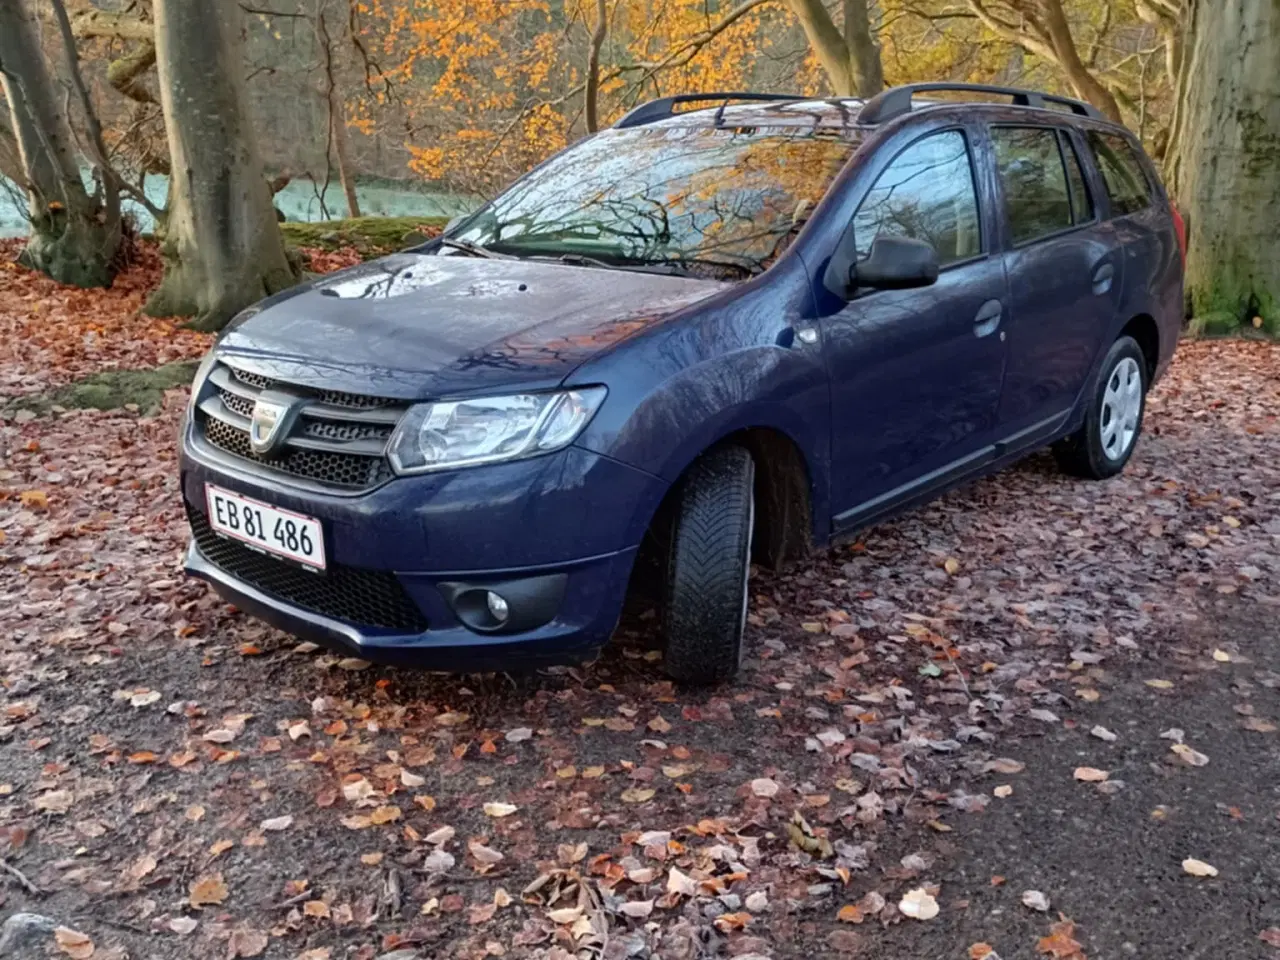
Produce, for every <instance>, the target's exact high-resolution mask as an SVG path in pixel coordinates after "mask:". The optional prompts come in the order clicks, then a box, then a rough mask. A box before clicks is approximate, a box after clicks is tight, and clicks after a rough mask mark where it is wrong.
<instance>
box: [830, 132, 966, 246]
mask: <svg viewBox="0 0 1280 960" xmlns="http://www.w3.org/2000/svg"><path fill="white" fill-rule="evenodd" d="M978 223H979V221H978V196H977V192H976V191H975V189H974V185H973V167H972V165H971V163H970V162H969V147H968V144H967V143H966V142H965V137H964V134H963V133H961V132H960V131H958V130H947V131H945V132H943V133H935V134H932V135H930V136H927V137H925V138H924V139H922V140H917V141H916V142H915V143H913V144H912V145H911V146H909V147H907V149H906V150H904V151H902V153H900V154H898V156H897V157H896V158H895V159H894V161H893V162H892V163H891V164H889V166H888V168H886V169H885V171H884V173H882V174H880V178H879V179H878V180H877V181H876V183H875V186H873V187H872V188H871V190H870V191H869V192H868V193H867V196H866V199H864V200H863V201H862V206H860V207H859V208H858V212H857V213H856V214H854V217H853V235H854V241H855V242H856V244H857V248H858V256H859V257H865V256H866V255H867V254H868V253H869V252H870V251H871V244H872V242H873V241H874V240H875V238H876V237H878V236H880V235H881V234H889V235H892V236H896V237H907V238H909V239H912V240H924V241H926V242H927V243H930V244H932V245H933V248H934V249H935V250H937V251H938V263H939V264H940V265H942V266H945V265H946V264H948V263H955V262H956V261H957V260H965V259H968V258H969V257H974V256H977V255H978V254H979V253H981V252H982V233H981V231H980V230H979V226H978Z"/></svg>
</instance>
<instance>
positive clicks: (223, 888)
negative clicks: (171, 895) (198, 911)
mask: <svg viewBox="0 0 1280 960" xmlns="http://www.w3.org/2000/svg"><path fill="white" fill-rule="evenodd" d="M226 899H227V885H226V884H225V883H223V882H222V874H220V873H211V874H206V875H205V876H203V877H200V878H199V879H197V880H194V881H192V883H191V886H190V888H188V897H187V900H188V902H189V903H190V904H191V905H192V906H193V907H204V906H208V905H210V904H216V903H222V901H224V900H226Z"/></svg>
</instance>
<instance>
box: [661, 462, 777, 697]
mask: <svg viewBox="0 0 1280 960" xmlns="http://www.w3.org/2000/svg"><path fill="white" fill-rule="evenodd" d="M754 487H755V463H754V461H752V459H751V454H749V453H748V452H747V451H746V450H744V449H743V448H741V447H722V448H720V449H718V450H713V451H711V452H710V453H707V454H704V455H703V457H702V458H701V459H700V460H698V461H697V462H696V463H694V465H693V467H692V468H691V469H690V470H689V472H688V474H687V475H686V476H685V479H684V481H683V485H682V487H681V489H680V493H679V500H678V502H677V504H676V509H675V516H674V518H673V523H672V529H671V544H670V553H669V555H668V558H667V581H666V595H665V597H664V603H663V635H664V639H665V651H666V652H665V654H664V658H663V659H664V666H665V668H666V672H667V675H668V676H669V677H671V678H672V679H673V680H678V681H680V682H682V683H689V684H711V683H719V682H721V681H723V680H728V679H730V678H731V677H733V675H734V674H736V673H737V672H738V668H739V667H740V666H741V665H742V654H743V644H742V634H743V630H744V629H745V627H746V621H747V579H748V577H749V576H750V573H751V535H752V528H753V527H754V525H755V490H754Z"/></svg>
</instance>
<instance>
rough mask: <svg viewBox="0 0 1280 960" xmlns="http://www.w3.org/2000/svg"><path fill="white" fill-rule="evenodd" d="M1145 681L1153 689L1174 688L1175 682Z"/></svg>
mask: <svg viewBox="0 0 1280 960" xmlns="http://www.w3.org/2000/svg"><path fill="white" fill-rule="evenodd" d="M1143 682H1144V683H1145V684H1146V685H1147V686H1148V687H1151V688H1152V689H1153V690H1172V689H1173V683H1172V682H1171V681H1169V680H1144V681H1143Z"/></svg>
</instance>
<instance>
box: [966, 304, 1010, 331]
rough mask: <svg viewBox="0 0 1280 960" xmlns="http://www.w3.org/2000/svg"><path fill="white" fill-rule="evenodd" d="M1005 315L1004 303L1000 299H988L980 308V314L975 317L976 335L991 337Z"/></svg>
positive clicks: (974, 327) (974, 328) (974, 329)
mask: <svg viewBox="0 0 1280 960" xmlns="http://www.w3.org/2000/svg"><path fill="white" fill-rule="evenodd" d="M1003 316H1004V304H1002V303H1001V302H1000V301H999V300H988V301H987V302H986V303H984V304H983V305H982V306H981V307H979V308H978V315H977V316H976V317H974V318H973V333H974V336H977V337H989V336H990V335H991V334H993V333H995V332H996V329H997V328H998V327H999V326H1000V318H1001V317H1003Z"/></svg>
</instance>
